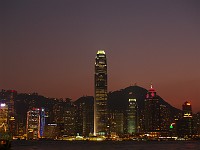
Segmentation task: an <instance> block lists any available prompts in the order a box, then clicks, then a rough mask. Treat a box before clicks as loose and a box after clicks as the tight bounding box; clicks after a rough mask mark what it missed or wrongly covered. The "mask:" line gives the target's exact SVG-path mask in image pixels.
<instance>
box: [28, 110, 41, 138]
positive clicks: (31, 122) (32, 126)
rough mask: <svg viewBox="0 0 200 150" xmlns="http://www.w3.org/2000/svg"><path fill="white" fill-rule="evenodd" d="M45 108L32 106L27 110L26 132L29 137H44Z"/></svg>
mask: <svg viewBox="0 0 200 150" xmlns="http://www.w3.org/2000/svg"><path fill="white" fill-rule="evenodd" d="M44 128H45V109H44V108H41V109H39V108H32V109H31V110H29V111H28V112H27V124H26V134H27V139H38V138H42V137H44Z"/></svg>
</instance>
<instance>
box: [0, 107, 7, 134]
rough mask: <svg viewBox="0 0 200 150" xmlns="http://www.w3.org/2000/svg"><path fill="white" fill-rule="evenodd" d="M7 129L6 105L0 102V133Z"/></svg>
mask: <svg viewBox="0 0 200 150" xmlns="http://www.w3.org/2000/svg"><path fill="white" fill-rule="evenodd" d="M7 131H8V105H6V104H5V103H0V133H1V132H7Z"/></svg>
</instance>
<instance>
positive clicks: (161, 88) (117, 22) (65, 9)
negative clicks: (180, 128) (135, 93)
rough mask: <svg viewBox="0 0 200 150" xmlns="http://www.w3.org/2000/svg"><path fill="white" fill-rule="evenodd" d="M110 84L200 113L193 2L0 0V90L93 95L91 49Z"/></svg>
mask: <svg viewBox="0 0 200 150" xmlns="http://www.w3.org/2000/svg"><path fill="white" fill-rule="evenodd" d="M99 49H105V51H106V54H107V59H108V60H107V61H108V84H109V85H108V89H109V91H114V90H120V89H122V88H125V87H127V86H130V85H134V84H135V83H137V85H138V86H141V87H144V88H147V89H149V87H150V83H151V82H152V83H153V86H154V88H155V89H156V91H157V94H158V95H160V96H161V97H162V98H164V99H165V100H166V101H167V102H168V103H170V104H171V105H173V106H175V107H177V108H181V107H182V104H183V103H184V102H185V101H186V100H188V101H190V102H191V104H192V107H193V110H194V111H195V112H197V111H200V1H199V0H176V1H174V0H138V1H136V0H135V1H134V0H65V1H60V0H59V1H57V0H55V1H51V0H42V1H41V0H24V1H23V0H20V1H9V0H4V1H0V70H1V72H0V89H15V90H17V91H18V92H19V93H21V92H22V93H24V92H28V93H32V92H38V93H39V94H41V95H45V96H47V97H56V98H66V97H69V98H72V99H73V100H76V99H77V98H79V97H81V96H83V95H94V94H93V93H94V62H95V56H96V52H97V51H98V50H99Z"/></svg>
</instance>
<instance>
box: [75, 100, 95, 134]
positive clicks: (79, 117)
mask: <svg viewBox="0 0 200 150" xmlns="http://www.w3.org/2000/svg"><path fill="white" fill-rule="evenodd" d="M74 104H75V105H76V133H77V134H79V135H83V136H89V135H90V134H92V133H93V131H94V98H93V97H92V96H83V97H80V98H79V99H78V100H76V101H75V102H74Z"/></svg>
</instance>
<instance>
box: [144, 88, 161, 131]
mask: <svg viewBox="0 0 200 150" xmlns="http://www.w3.org/2000/svg"><path fill="white" fill-rule="evenodd" d="M144 124H145V125H144V127H145V132H158V131H160V105H159V100H158V96H157V95H156V91H155V90H154V89H153V87H152V85H151V88H150V89H149V91H148V93H147V95H146V99H145V107H144Z"/></svg>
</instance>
